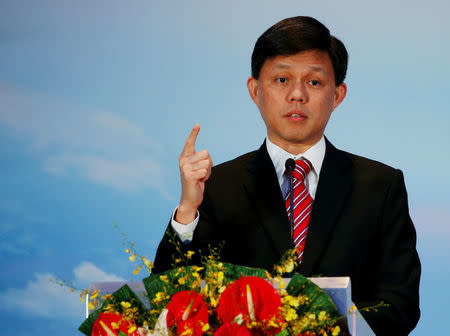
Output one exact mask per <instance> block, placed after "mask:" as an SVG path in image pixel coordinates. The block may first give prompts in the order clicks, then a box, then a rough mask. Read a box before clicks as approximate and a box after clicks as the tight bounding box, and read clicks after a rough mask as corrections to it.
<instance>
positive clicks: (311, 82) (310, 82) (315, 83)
mask: <svg viewBox="0 0 450 336" xmlns="http://www.w3.org/2000/svg"><path fill="white" fill-rule="evenodd" d="M309 84H311V85H312V86H317V85H319V84H320V82H319V81H318V80H315V79H313V80H310V81H309Z"/></svg>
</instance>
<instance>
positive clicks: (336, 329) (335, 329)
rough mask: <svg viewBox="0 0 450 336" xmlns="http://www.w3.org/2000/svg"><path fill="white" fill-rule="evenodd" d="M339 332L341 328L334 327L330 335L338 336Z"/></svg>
mask: <svg viewBox="0 0 450 336" xmlns="http://www.w3.org/2000/svg"><path fill="white" fill-rule="evenodd" d="M340 332H341V328H339V326H336V327H334V329H333V331H332V333H331V335H333V336H337V335H339V333H340Z"/></svg>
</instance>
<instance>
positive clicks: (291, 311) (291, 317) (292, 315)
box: [285, 308, 298, 322]
mask: <svg viewBox="0 0 450 336" xmlns="http://www.w3.org/2000/svg"><path fill="white" fill-rule="evenodd" d="M297 317H298V316H297V312H296V311H295V309H292V308H289V309H288V311H287V314H286V317H285V319H286V321H288V322H289V321H293V320H296V319H297Z"/></svg>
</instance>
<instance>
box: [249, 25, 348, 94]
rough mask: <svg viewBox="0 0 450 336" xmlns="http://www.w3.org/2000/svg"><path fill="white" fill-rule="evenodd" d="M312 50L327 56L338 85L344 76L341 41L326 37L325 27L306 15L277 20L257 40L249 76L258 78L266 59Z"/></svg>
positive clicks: (343, 51)
mask: <svg viewBox="0 0 450 336" xmlns="http://www.w3.org/2000/svg"><path fill="white" fill-rule="evenodd" d="M313 49H317V50H323V51H326V52H327V53H328V55H329V57H330V60H331V64H332V65H333V70H334V77H335V82H336V86H338V85H340V84H342V82H343V81H344V79H345V75H346V73H347V63H348V53H347V50H346V49H345V46H344V44H343V43H342V42H341V41H339V40H338V39H337V38H336V37H334V36H331V35H330V31H329V30H328V28H327V27H325V26H324V25H323V24H322V23H320V22H319V21H318V20H316V19H314V18H312V17H309V16H296V17H292V18H287V19H284V20H281V21H280V22H278V23H276V24H275V25H273V26H272V27H270V28H269V29H267V30H266V31H265V32H264V33H263V34H262V35H261V36H260V37H259V38H258V40H257V41H256V44H255V48H254V49H253V54H252V77H253V78H255V79H258V78H259V74H260V72H261V68H262V67H263V65H264V63H265V62H266V61H267V60H268V59H271V58H274V57H276V56H280V55H283V56H288V55H294V54H297V53H299V52H302V51H307V50H313Z"/></svg>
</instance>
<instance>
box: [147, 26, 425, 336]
mask: <svg viewBox="0 0 450 336" xmlns="http://www.w3.org/2000/svg"><path fill="white" fill-rule="evenodd" d="M347 58H348V57H347V51H346V49H345V47H344V45H343V44H342V43H341V42H340V41H339V40H338V39H336V38H335V37H333V36H330V34H329V31H328V29H327V28H326V27H325V26H323V25H322V24H321V23H320V22H318V21H317V20H315V19H313V18H309V17H295V18H290V19H285V20H283V21H280V22H279V23H277V24H276V25H274V26H272V27H271V28H269V29H268V30H267V31H266V32H265V33H264V34H263V35H261V37H260V38H259V39H258V41H257V42H256V45H255V48H254V51H253V55H252V76H251V77H250V78H249V79H248V81H247V86H248V89H249V93H250V96H251V98H252V99H253V101H254V102H255V104H256V105H257V106H258V108H259V110H260V112H261V116H262V118H263V119H264V121H265V124H266V127H267V139H266V141H265V142H264V144H263V145H262V146H261V148H260V149H259V150H257V151H254V152H251V153H247V154H245V155H243V156H241V157H238V158H236V159H234V160H232V161H229V162H226V163H223V164H221V165H218V166H216V167H214V168H212V161H211V158H210V156H209V153H208V152H207V151H201V152H196V151H195V147H194V145H195V140H196V137H197V134H198V132H199V126H198V125H196V126H195V127H194V129H193V130H192V132H191V134H190V136H189V137H188V139H187V141H186V144H185V147H184V149H183V152H182V154H181V155H180V160H179V163H180V174H181V181H182V195H181V199H180V204H179V206H178V207H177V209H176V211H175V213H174V215H173V217H172V220H171V223H170V224H169V227H168V229H167V232H166V234H165V236H164V238H163V240H162V241H161V243H160V246H159V247H158V251H157V255H156V258H155V269H154V271H155V272H160V271H163V270H165V269H168V268H171V262H172V260H173V256H174V253H175V252H174V249H173V246H172V245H171V244H170V243H169V238H168V237H169V236H170V235H174V234H176V235H178V237H179V238H180V240H182V241H184V242H185V245H184V248H185V249H186V250H188V249H189V250H194V251H197V253H196V255H197V258H198V256H199V255H200V252H199V251H201V250H203V254H207V247H208V246H209V245H212V246H216V245H218V244H220V243H221V242H222V241H224V242H225V245H224V247H223V250H222V255H221V256H222V259H223V260H224V261H227V262H232V263H236V264H243V265H247V266H253V267H262V268H266V269H269V270H270V269H271V268H272V266H273V265H274V264H275V263H277V262H278V261H279V259H280V257H281V256H282V255H283V253H284V252H285V251H286V250H287V249H290V248H293V247H294V243H293V237H292V228H291V222H290V220H289V217H288V212H287V211H286V203H285V202H286V201H285V197H286V195H289V192H290V191H289V190H288V189H289V183H288V182H289V181H288V180H289V178H288V177H287V175H286V173H285V168H284V163H285V161H286V159H288V158H293V159H295V160H301V159H303V160H305V159H306V160H308V161H307V162H308V163H309V164H310V166H311V172H309V173H308V174H307V176H306V178H305V180H304V182H302V183H304V184H305V186H306V190H307V191H308V193H309V195H310V198H311V200H313V202H312V211H311V213H310V217H309V219H308V225H307V227H306V231H305V232H307V234H306V239H305V240H304V242H305V243H304V246H301V253H302V259H301V263H300V265H299V268H298V271H299V272H300V273H302V274H304V275H305V276H311V275H323V276H350V277H351V280H352V296H353V300H354V302H355V303H356V305H357V306H358V307H364V306H368V305H373V304H376V303H378V302H380V301H384V302H386V303H388V304H389V306H388V307H387V308H385V309H382V310H379V311H377V312H369V313H366V314H364V316H365V318H366V320H367V321H368V323H369V325H370V326H371V327H372V329H373V330H374V331H375V332H376V334H377V335H390V334H392V335H406V334H408V333H409V332H410V331H411V330H412V329H413V328H414V326H415V325H416V323H417V321H418V319H419V315H420V311H419V295H418V287H419V278H420V262H419V259H418V255H417V252H416V248H415V242H416V234H415V230H414V226H413V224H412V222H411V219H410V217H409V212H408V202H407V196H406V190H405V186H404V182H403V175H402V173H401V171H400V170H396V169H393V168H391V167H388V166H386V165H384V164H381V163H379V162H375V161H372V160H369V159H365V158H362V157H358V156H355V155H352V154H349V153H346V152H343V151H340V150H338V149H336V148H335V147H334V146H333V145H332V144H331V143H329V142H328V141H327V140H326V139H325V138H324V136H323V133H324V130H325V126H326V124H327V122H328V119H329V118H330V115H331V113H332V111H333V110H334V109H335V108H336V107H337V106H338V105H339V104H340V103H341V102H342V100H343V99H344V97H345V95H346V91H347V87H346V84H345V83H344V82H343V81H344V78H345V73H346V69H347ZM291 190H292V189H291ZM288 198H289V197H288V196H287V197H286V199H288ZM297 248H299V247H297ZM196 261H197V262H198V261H199V260H198V259H196V260H195V259H194V262H196Z"/></svg>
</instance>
